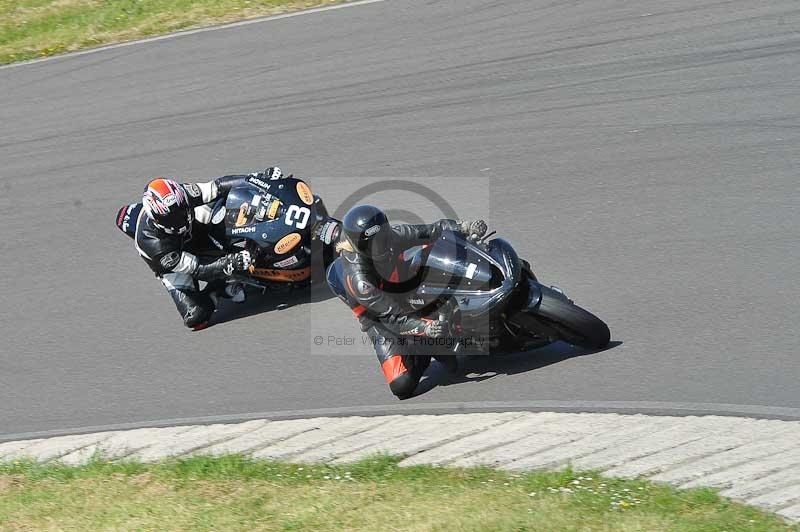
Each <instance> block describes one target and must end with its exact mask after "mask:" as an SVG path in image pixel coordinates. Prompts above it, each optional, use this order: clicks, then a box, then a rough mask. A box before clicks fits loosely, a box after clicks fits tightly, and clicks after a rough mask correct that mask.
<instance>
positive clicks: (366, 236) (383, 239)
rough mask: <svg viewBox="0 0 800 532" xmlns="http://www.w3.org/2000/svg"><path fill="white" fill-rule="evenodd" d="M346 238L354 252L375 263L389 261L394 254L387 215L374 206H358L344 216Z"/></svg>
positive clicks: (343, 223)
mask: <svg viewBox="0 0 800 532" xmlns="http://www.w3.org/2000/svg"><path fill="white" fill-rule="evenodd" d="M342 228H343V229H344V236H345V238H346V239H347V241H348V242H349V243H350V245H351V246H353V251H355V252H356V253H359V254H361V255H365V256H367V257H369V258H370V259H372V260H373V261H382V260H385V259H387V258H388V257H389V256H390V255H391V253H392V228H391V227H389V220H388V219H387V218H386V215H385V214H384V213H383V211H382V210H380V209H379V208H377V207H374V206H372V205H356V206H355V207H353V208H352V209H350V210H349V211H347V214H345V215H344V220H343V221H342Z"/></svg>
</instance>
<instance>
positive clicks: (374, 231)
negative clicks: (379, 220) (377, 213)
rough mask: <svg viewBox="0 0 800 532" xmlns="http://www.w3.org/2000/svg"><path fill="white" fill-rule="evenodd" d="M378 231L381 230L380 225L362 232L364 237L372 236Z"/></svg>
mask: <svg viewBox="0 0 800 532" xmlns="http://www.w3.org/2000/svg"><path fill="white" fill-rule="evenodd" d="M380 230H381V226H380V225H373V226H372V227H370V228H369V229H367V230H366V231H364V235H365V236H372V235H374V234H375V233H377V232H378V231H380Z"/></svg>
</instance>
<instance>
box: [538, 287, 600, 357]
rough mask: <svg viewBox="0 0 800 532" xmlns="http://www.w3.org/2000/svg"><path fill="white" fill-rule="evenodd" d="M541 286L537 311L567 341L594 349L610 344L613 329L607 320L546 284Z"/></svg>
mask: <svg viewBox="0 0 800 532" xmlns="http://www.w3.org/2000/svg"><path fill="white" fill-rule="evenodd" d="M541 289H542V301H541V303H540V304H539V307H538V309H537V312H536V314H537V316H538V317H539V318H542V319H543V320H545V321H546V322H547V324H548V325H550V327H552V328H553V329H555V330H556V332H557V333H558V334H559V335H560V336H561V337H562V339H563V340H565V341H566V342H568V343H570V344H573V345H577V346H580V347H587V348H592V349H602V348H604V347H606V346H607V345H608V343H609V342H610V341H611V331H609V330H608V326H607V325H606V324H605V323H604V322H603V320H601V319H600V318H598V317H597V316H595V315H594V314H592V313H591V312H589V311H588V310H584V309H582V308H581V307H579V306H578V305H576V304H575V303H573V302H572V301H570V300H569V299H567V297H566V296H564V295H563V294H561V293H559V292H557V291H556V290H553V289H552V288H548V287H546V286H543V287H542V288H541Z"/></svg>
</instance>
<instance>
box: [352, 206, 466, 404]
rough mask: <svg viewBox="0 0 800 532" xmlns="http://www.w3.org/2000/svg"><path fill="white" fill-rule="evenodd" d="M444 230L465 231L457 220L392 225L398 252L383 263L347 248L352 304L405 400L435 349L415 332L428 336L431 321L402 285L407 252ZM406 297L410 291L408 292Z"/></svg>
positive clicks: (394, 247)
mask: <svg viewBox="0 0 800 532" xmlns="http://www.w3.org/2000/svg"><path fill="white" fill-rule="evenodd" d="M442 230H451V231H460V229H459V226H458V224H457V223H456V222H455V221H453V220H440V221H438V222H435V223H433V224H430V225H395V226H392V233H393V235H392V244H391V247H392V251H393V252H392V253H390V254H389V257H388V258H387V259H386V260H385V261H384V262H382V263H374V262H373V261H372V260H370V259H369V258H368V257H366V256H364V255H362V254H360V253H356V252H354V251H349V250H348V249H347V246H346V245H345V247H344V249H343V250H342V252H341V256H342V268H343V274H344V281H345V288H346V291H347V300H346V303H347V304H348V306H349V307H350V308H351V310H352V311H353V314H355V316H356V317H357V318H358V320H359V322H360V323H361V330H362V331H365V332H366V333H367V335H368V336H369V338H370V341H371V342H372V345H373V346H374V348H375V353H376V355H377V356H378V362H379V363H380V365H381V370H382V371H383V374H384V376H385V377H386V382H387V383H388V384H389V388H390V389H391V391H392V393H393V394H395V395H396V396H397V397H399V398H401V399H405V398H408V397H411V396H412V395H413V393H414V390H415V389H416V387H417V384H418V383H419V380H420V379H421V378H422V375H423V374H424V373H425V370H426V369H427V367H428V365H429V364H430V359H431V356H430V352H429V351H428V350H423V349H421V348H420V347H419V345H418V344H416V343H415V342H412V341H409V338H408V337H409V336H424V335H425V326H426V324H427V322H428V321H429V320H428V319H427V318H426V317H424V316H419V315H417V314H415V312H414V310H413V309H412V308H411V307H410V306H409V305H408V304H407V303H406V302H405V298H403V297H400V294H401V293H403V292H405V289H402V288H401V289H397V287H399V286H400V285H402V284H403V283H404V282H406V281H407V280H408V279H405V278H404V275H403V272H402V271H401V270H400V268H402V261H400V260H398V259H400V258H401V257H402V252H403V251H405V250H407V249H409V248H412V247H414V246H419V245H425V244H427V243H429V242H430V241H431V240H432V239H434V238H435V237H436V236H437V234H438V232H440V231H442ZM406 295H408V294H407V293H406Z"/></svg>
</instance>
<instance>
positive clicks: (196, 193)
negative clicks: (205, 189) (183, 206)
mask: <svg viewBox="0 0 800 532" xmlns="http://www.w3.org/2000/svg"><path fill="white" fill-rule="evenodd" d="M183 188H184V190H186V193H187V194H189V195H190V196H191V197H193V198H199V197H200V195H201V194H202V192H200V187H198V186H197V185H196V184H194V183H186V184H185V185H183Z"/></svg>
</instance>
